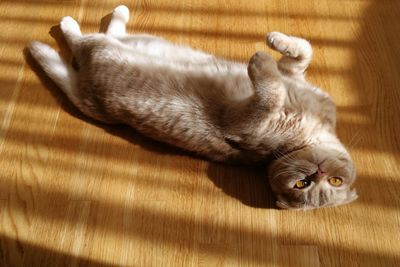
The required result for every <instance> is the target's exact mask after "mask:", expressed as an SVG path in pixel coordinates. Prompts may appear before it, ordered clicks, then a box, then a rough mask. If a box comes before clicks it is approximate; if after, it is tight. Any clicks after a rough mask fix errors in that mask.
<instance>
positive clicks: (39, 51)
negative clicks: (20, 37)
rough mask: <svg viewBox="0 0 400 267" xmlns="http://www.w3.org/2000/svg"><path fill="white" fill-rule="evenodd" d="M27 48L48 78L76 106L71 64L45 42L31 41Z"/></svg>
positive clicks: (77, 102)
mask: <svg viewBox="0 0 400 267" xmlns="http://www.w3.org/2000/svg"><path fill="white" fill-rule="evenodd" d="M28 50H29V52H30V54H31V55H32V57H33V58H34V59H35V60H36V61H37V63H39V65H40V66H41V67H42V68H43V70H44V72H45V73H46V74H47V75H48V76H49V77H50V79H51V80H52V81H53V82H55V83H56V84H57V86H58V87H59V88H61V89H62V90H63V92H64V93H65V94H66V95H67V96H68V98H69V99H70V100H71V101H72V102H73V103H74V104H75V105H76V106H79V104H80V101H79V99H78V98H77V94H76V88H77V87H76V80H77V79H76V72H75V70H74V69H73V68H72V66H71V65H70V64H68V63H67V62H66V61H65V60H64V59H62V58H61V56H60V54H59V53H57V52H56V51H55V50H54V49H53V48H51V47H50V46H48V45H46V44H43V43H40V42H31V43H30V44H29V45H28Z"/></svg>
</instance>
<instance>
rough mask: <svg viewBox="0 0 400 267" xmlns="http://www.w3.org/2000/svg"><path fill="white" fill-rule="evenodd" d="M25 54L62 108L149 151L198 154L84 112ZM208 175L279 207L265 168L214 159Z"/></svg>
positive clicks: (251, 200)
mask: <svg viewBox="0 0 400 267" xmlns="http://www.w3.org/2000/svg"><path fill="white" fill-rule="evenodd" d="M110 18H111V14H109V15H107V16H105V17H103V19H102V20H101V26H100V32H104V31H105V29H106V28H107V27H106V25H107V24H108V23H109V21H110ZM50 35H51V36H52V37H53V38H54V39H55V41H56V42H57V45H58V47H59V48H60V54H61V55H62V56H63V57H65V58H67V59H71V52H70V51H69V49H68V46H67V45H66V42H65V39H64V37H63V35H62V32H61V30H60V27H59V25H56V26H53V27H52V28H51V30H50ZM24 55H25V60H26V62H27V64H28V65H29V66H30V68H31V69H32V70H33V71H34V72H35V74H36V75H37V77H38V78H39V80H40V81H41V83H42V84H43V86H44V87H46V88H47V89H48V90H49V91H50V93H51V94H52V95H53V96H54V97H55V99H56V100H57V102H58V103H59V104H60V106H61V108H62V109H63V110H64V111H66V112H67V113H69V114H70V115H72V116H74V117H76V118H79V119H81V120H83V121H85V122H87V123H90V124H92V125H95V126H97V127H99V128H102V129H103V130H105V131H106V132H108V133H110V134H112V135H115V136H118V137H119V138H123V139H125V140H127V141H128V142H129V143H132V144H134V145H139V146H140V147H142V148H143V149H146V150H148V151H152V152H155V153H157V154H174V155H185V156H191V157H195V158H196V155H194V154H192V153H190V152H186V151H182V150H180V149H178V148H175V147H172V146H169V145H167V144H164V143H160V142H158V141H155V140H152V139H150V138H148V137H146V136H144V135H142V134H140V133H138V132H137V131H135V130H134V129H132V128H130V127H128V126H126V125H106V124H102V123H99V122H97V121H95V120H92V119H90V118H88V117H86V116H84V115H83V114H82V113H81V112H80V111H79V110H78V109H77V108H76V107H74V106H73V104H72V103H71V102H70V101H69V100H68V99H67V97H66V96H65V95H64V94H63V93H62V91H61V90H60V89H59V88H58V87H57V85H56V84H55V83H54V82H52V81H51V80H50V79H49V78H48V77H47V76H46V74H45V73H44V71H43V70H42V69H41V67H40V66H39V65H38V64H37V62H36V61H35V60H34V59H33V58H32V56H31V55H30V54H29V52H28V51H27V50H26V49H25V50H24ZM197 158H198V157H197ZM207 176H208V178H209V179H210V180H211V181H212V182H213V183H214V184H215V186H217V187H218V188H220V189H221V190H222V191H223V192H225V193H226V194H227V195H229V196H230V197H233V198H235V199H237V200H239V201H240V202H242V203H243V204H245V205H247V206H250V207H254V208H265V209H273V208H275V205H274V199H273V194H272V192H271V190H270V188H269V185H268V180H267V175H266V171H265V168H262V167H253V166H252V167H249V166H237V165H227V164H219V163H214V162H210V163H209V165H208V169H207Z"/></svg>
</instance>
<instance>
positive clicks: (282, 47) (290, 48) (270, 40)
mask: <svg viewBox="0 0 400 267" xmlns="http://www.w3.org/2000/svg"><path fill="white" fill-rule="evenodd" d="M267 45H268V46H269V47H270V48H272V49H274V50H276V51H278V52H280V53H281V54H284V55H286V56H288V57H297V55H296V43H295V42H294V41H293V40H292V39H291V38H290V37H289V36H287V35H285V34H283V33H280V32H270V33H269V34H268V35H267Z"/></svg>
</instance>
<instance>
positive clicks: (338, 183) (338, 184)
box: [328, 177, 343, 186]
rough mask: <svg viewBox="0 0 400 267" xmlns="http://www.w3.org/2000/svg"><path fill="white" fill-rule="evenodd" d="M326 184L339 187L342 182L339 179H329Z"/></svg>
mask: <svg viewBox="0 0 400 267" xmlns="http://www.w3.org/2000/svg"><path fill="white" fill-rule="evenodd" d="M328 182H329V183H330V184H331V185H333V186H341V185H342V184H343V180H342V178H340V177H331V178H329V180H328Z"/></svg>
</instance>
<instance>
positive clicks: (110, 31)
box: [106, 5, 129, 38]
mask: <svg viewBox="0 0 400 267" xmlns="http://www.w3.org/2000/svg"><path fill="white" fill-rule="evenodd" d="M128 20H129V9H128V8H127V7H126V6H124V5H120V6H117V7H116V8H115V9H114V11H113V13H112V17H111V21H110V24H109V25H108V28H107V31H106V34H107V35H112V36H114V37H116V38H120V37H123V36H125V35H126V24H127V23H128Z"/></svg>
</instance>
